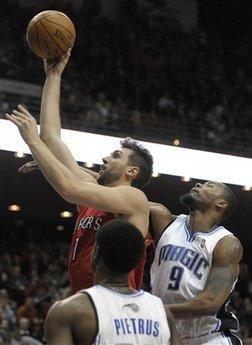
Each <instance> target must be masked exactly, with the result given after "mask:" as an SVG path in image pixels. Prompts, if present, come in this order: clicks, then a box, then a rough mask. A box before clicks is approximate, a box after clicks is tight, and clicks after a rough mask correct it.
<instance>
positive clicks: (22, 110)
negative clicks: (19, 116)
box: [18, 104, 31, 116]
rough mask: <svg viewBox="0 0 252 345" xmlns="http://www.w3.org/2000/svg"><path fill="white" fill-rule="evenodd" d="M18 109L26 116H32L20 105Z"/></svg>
mask: <svg viewBox="0 0 252 345" xmlns="http://www.w3.org/2000/svg"><path fill="white" fill-rule="evenodd" d="M18 109H19V110H20V111H21V112H22V113H23V114H25V115H26V116H31V114H30V113H29V111H28V110H27V109H25V108H24V107H23V106H22V105H21V104H19V105H18Z"/></svg>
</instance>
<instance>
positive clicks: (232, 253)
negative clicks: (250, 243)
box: [214, 233, 243, 262]
mask: <svg viewBox="0 0 252 345" xmlns="http://www.w3.org/2000/svg"><path fill="white" fill-rule="evenodd" d="M242 255H243V247H242V244H241V242H240V240H239V239H238V238H237V237H236V236H234V235H233V234H232V233H230V234H227V235H226V236H224V237H222V238H221V239H220V240H219V242H218V243H217V244H216V247H215V249H214V256H215V258H216V259H222V260H225V261H227V262H228V261H238V262H239V261H240V260H241V258H242Z"/></svg>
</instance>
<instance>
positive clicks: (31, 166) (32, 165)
mask: <svg viewBox="0 0 252 345" xmlns="http://www.w3.org/2000/svg"><path fill="white" fill-rule="evenodd" d="M34 170H39V166H38V163H37V162H36V161H31V162H27V163H25V164H24V165H22V166H21V167H20V168H19V169H18V172H20V173H23V174H27V173H30V172H32V171H34Z"/></svg>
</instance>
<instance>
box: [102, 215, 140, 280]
mask: <svg viewBox="0 0 252 345" xmlns="http://www.w3.org/2000/svg"><path fill="white" fill-rule="evenodd" d="M96 243H97V245H98V248H99V249H98V253H99V258H102V259H103V262H104V264H105V265H106V266H107V267H108V268H109V269H110V270H111V271H113V272H116V273H120V274H123V273H129V272H130V271H131V270H132V269H133V268H134V267H136V265H137V264H138V262H139V260H140V259H141V257H142V256H143V253H144V248H145V245H144V238H143V235H142V234H141V232H140V231H139V230H138V229H137V228H136V227H135V226H134V225H133V224H131V223H129V222H127V221H125V220H121V219H116V220H112V221H110V222H108V223H106V224H105V225H103V226H102V227H101V228H100V230H99V231H98V232H97V235H96Z"/></svg>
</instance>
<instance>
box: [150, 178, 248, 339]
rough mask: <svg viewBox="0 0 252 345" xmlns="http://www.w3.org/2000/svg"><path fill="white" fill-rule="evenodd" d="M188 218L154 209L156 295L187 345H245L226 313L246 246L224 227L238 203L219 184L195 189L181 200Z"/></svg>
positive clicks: (214, 183)
mask: <svg viewBox="0 0 252 345" xmlns="http://www.w3.org/2000/svg"><path fill="white" fill-rule="evenodd" d="M180 200H181V202H182V203H183V204H184V205H186V206H187V207H188V208H189V211H190V213H189V215H188V216H187V215H184V214H182V215H179V216H174V215H172V214H171V213H170V212H169V211H168V210H167V209H166V208H165V207H164V206H162V205H160V204H153V205H152V211H151V215H152V222H153V225H154V228H155V230H156V232H157V234H158V242H157V245H156V251H155V259H154V262H153V264H152V267H151V281H152V293H153V294H154V295H156V296H158V297H160V298H161V299H162V301H163V302H164V303H165V304H168V306H169V308H170V310H171V311H172V313H173V315H174V317H175V318H176V319H177V320H176V326H177V329H178V332H179V334H180V336H181V338H182V343H183V344H185V345H188V344H189V345H194V344H195V345H196V344H197V345H203V344H204V345H205V344H207V345H215V344H218V345H225V344H226V345H228V344H241V342H240V340H239V338H238V337H237V336H235V335H234V334H233V333H232V332H231V331H232V330H234V331H236V330H238V327H239V325H238V321H237V319H236V318H235V316H234V315H233V314H232V313H230V312H229V311H228V301H229V298H230V294H231V293H232V291H233V290H234V287H235V283H236V281H237V279H238V275H239V262H240V260H241V258H242V246H241V243H240V241H239V240H238V239H237V238H236V237H234V235H233V234H232V233H231V232H230V231H228V230H227V229H225V227H224V226H221V225H220V223H222V222H223V221H224V220H226V219H227V217H229V216H230V215H231V214H232V212H233V211H234V209H235V207H236V204H237V201H236V197H235V195H234V193H233V192H232V191H231V189H230V188H229V187H227V186H226V185H224V184H223V183H219V182H211V181H208V182H206V183H204V184H201V183H197V184H196V185H195V187H193V188H192V189H191V191H190V192H189V193H188V194H186V195H183V196H182V197H181V198H180Z"/></svg>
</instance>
